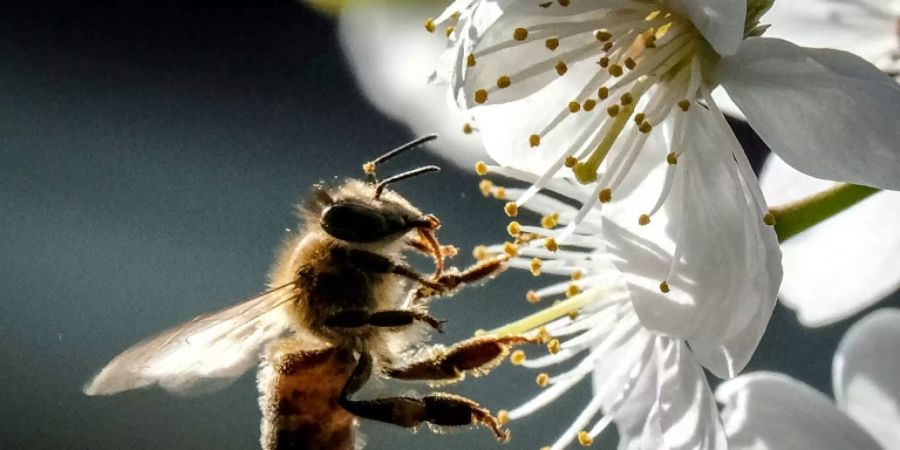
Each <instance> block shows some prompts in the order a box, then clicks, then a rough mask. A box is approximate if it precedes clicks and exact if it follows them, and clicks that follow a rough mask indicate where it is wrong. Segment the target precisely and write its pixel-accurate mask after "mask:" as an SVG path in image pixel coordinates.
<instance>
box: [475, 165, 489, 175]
mask: <svg viewBox="0 0 900 450" xmlns="http://www.w3.org/2000/svg"><path fill="white" fill-rule="evenodd" d="M475 173H476V174H478V175H479V176H485V175H487V173H488V166H487V164H486V163H485V162H484V161H478V162H477V163H475Z"/></svg>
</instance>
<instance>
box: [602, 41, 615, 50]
mask: <svg viewBox="0 0 900 450" xmlns="http://www.w3.org/2000/svg"><path fill="white" fill-rule="evenodd" d="M611 48H613V43H612V42H607V43H605V44H603V51H604V52H608V51H609V50H610V49H611Z"/></svg>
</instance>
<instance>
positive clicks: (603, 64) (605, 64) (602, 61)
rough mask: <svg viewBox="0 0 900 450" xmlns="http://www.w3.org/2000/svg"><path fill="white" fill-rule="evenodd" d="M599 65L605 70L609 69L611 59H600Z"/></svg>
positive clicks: (605, 57) (606, 57)
mask: <svg viewBox="0 0 900 450" xmlns="http://www.w3.org/2000/svg"><path fill="white" fill-rule="evenodd" d="M597 64H599V65H600V67H602V68H604V69H605V68H607V67H609V57H608V56H604V57H602V58H600V60H599V61H597Z"/></svg>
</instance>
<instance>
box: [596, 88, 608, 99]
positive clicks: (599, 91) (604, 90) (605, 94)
mask: <svg viewBox="0 0 900 450" xmlns="http://www.w3.org/2000/svg"><path fill="white" fill-rule="evenodd" d="M597 97H600V100H606V98H607V97H609V88H608V87H606V86H603V87H601V88H600V89H597Z"/></svg>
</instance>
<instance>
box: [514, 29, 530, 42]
mask: <svg viewBox="0 0 900 450" xmlns="http://www.w3.org/2000/svg"><path fill="white" fill-rule="evenodd" d="M527 37H528V30H526V29H524V28H516V29H515V30H514V31H513V39H515V40H517V41H524V40H525V39H526V38H527Z"/></svg>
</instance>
